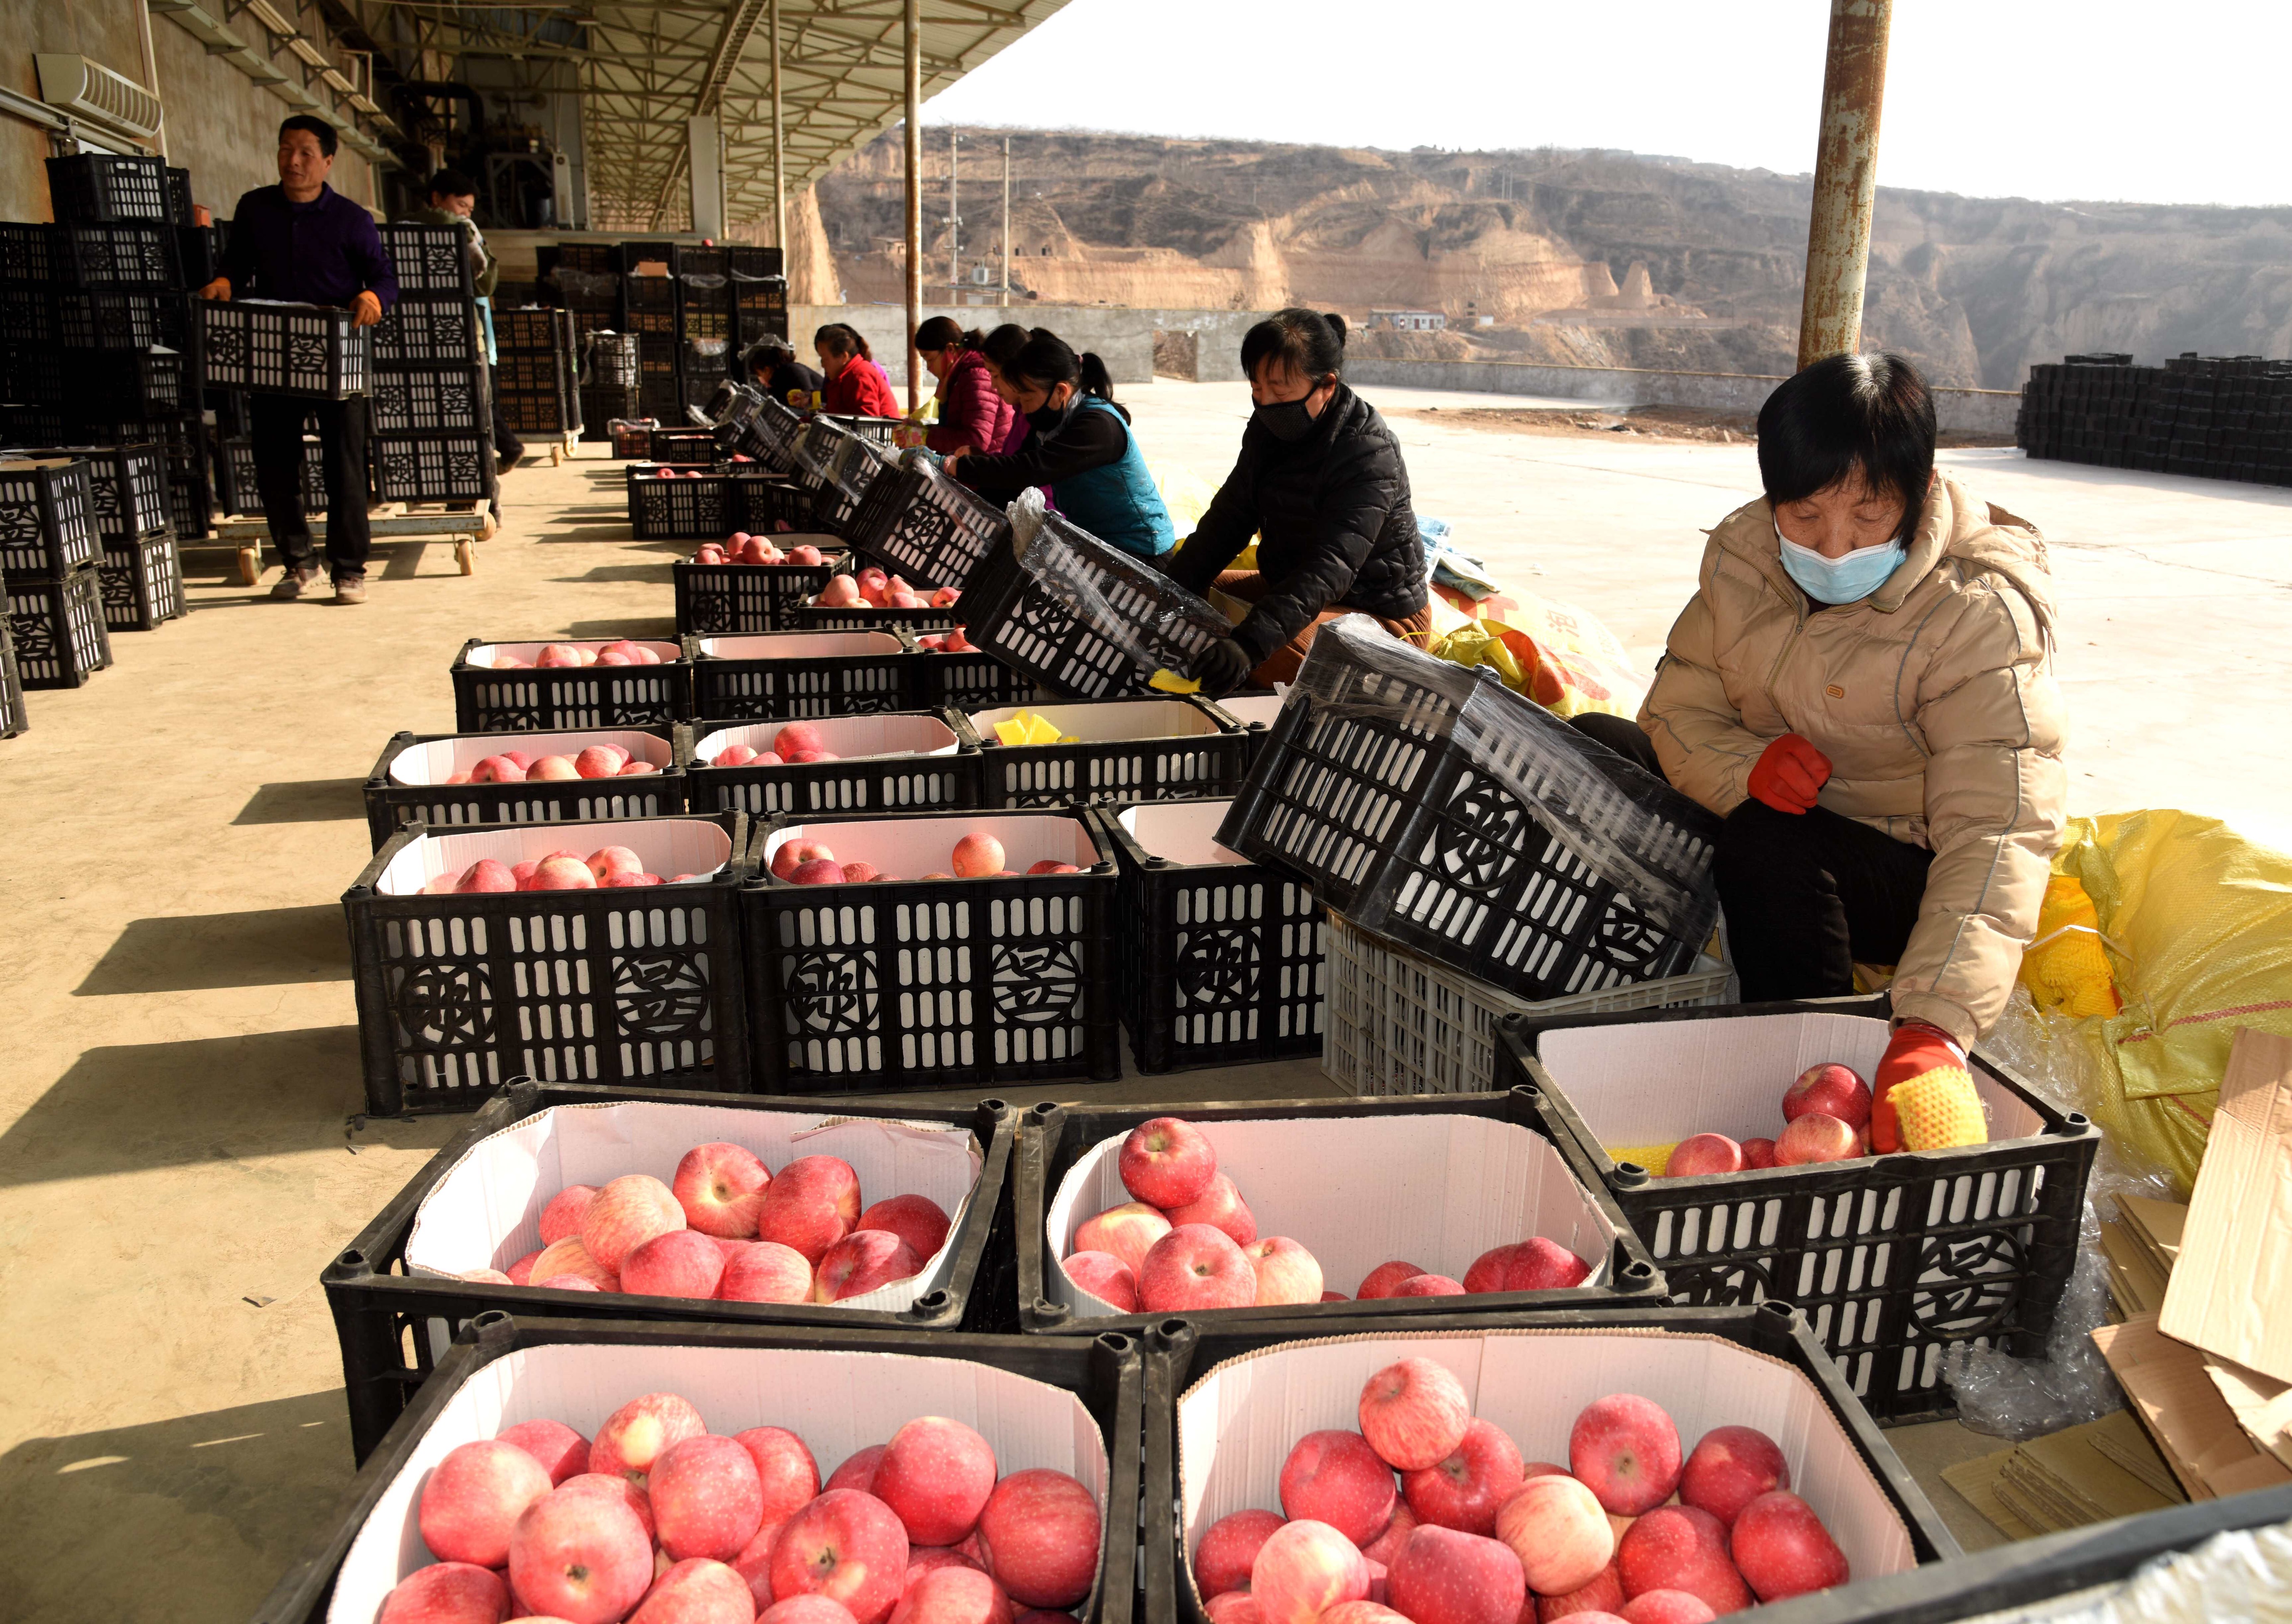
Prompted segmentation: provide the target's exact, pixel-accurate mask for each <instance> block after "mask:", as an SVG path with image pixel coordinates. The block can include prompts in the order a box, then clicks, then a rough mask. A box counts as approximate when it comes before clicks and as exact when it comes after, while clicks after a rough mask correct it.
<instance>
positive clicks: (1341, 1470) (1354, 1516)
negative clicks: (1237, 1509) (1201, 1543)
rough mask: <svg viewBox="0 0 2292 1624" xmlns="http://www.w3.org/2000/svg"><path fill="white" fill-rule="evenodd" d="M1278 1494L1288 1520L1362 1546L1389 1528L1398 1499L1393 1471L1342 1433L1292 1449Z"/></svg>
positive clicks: (1307, 1438)
mask: <svg viewBox="0 0 2292 1624" xmlns="http://www.w3.org/2000/svg"><path fill="white" fill-rule="evenodd" d="M1280 1495H1281V1511H1282V1515H1285V1516H1287V1518H1289V1519H1290V1520H1291V1521H1292V1522H1298V1523H1327V1524H1328V1525H1329V1526H1330V1527H1332V1528H1334V1529H1336V1531H1337V1532H1339V1533H1341V1534H1343V1535H1344V1537H1345V1538H1346V1539H1348V1540H1352V1542H1353V1543H1354V1544H1355V1545H1357V1546H1364V1547H1365V1546H1367V1545H1368V1543H1369V1542H1370V1541H1371V1540H1375V1539H1376V1537H1377V1536H1378V1535H1379V1534H1381V1533H1383V1532H1384V1531H1385V1530H1386V1529H1387V1528H1389V1527H1390V1526H1392V1513H1393V1507H1395V1506H1396V1505H1398V1504H1399V1501H1400V1497H1399V1495H1398V1494H1397V1492H1396V1491H1394V1489H1393V1486H1392V1467H1389V1466H1387V1465H1385V1464H1384V1461H1382V1460H1380V1459H1377V1456H1376V1451H1375V1450H1373V1449H1371V1448H1369V1446H1368V1441H1367V1440H1366V1439H1364V1438H1363V1437H1362V1436H1361V1435H1360V1434H1359V1433H1357V1432H1344V1431H1342V1430H1329V1431H1324V1432H1309V1433H1307V1434H1306V1435H1304V1436H1303V1437H1302V1438H1300V1439H1298V1440H1297V1442H1296V1443H1295V1444H1294V1445H1292V1446H1291V1448H1290V1451H1289V1458H1288V1459H1287V1460H1284V1461H1283V1462H1282V1463H1281V1477H1280ZM1213 1532H1215V1530H1213ZM1205 1547H1206V1548H1207V1542H1205Z"/></svg>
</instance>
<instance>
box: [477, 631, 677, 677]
mask: <svg viewBox="0 0 2292 1624" xmlns="http://www.w3.org/2000/svg"><path fill="white" fill-rule="evenodd" d="M623 640H624V639H620V638H617V637H559V638H550V639H546V640H545V641H543V642H538V643H480V644H478V645H477V646H476V647H473V648H471V649H469V650H468V651H467V652H465V653H464V655H463V656H462V658H463V660H464V662H465V663H468V664H471V665H480V666H488V667H490V666H491V665H492V664H493V663H494V657H495V656H496V655H504V654H507V655H516V656H517V657H518V658H519V659H521V660H522V661H524V662H525V663H526V664H527V665H529V666H530V665H532V664H533V663H534V662H535V661H536V660H537V659H539V658H540V657H541V651H542V650H543V649H545V648H609V647H611V646H612V645H613V644H615V643H617V642H621V641H623ZM625 640H626V641H628V642H631V643H634V644H635V645H636V646H637V647H639V648H650V649H651V650H652V651H653V653H655V654H657V655H659V656H660V663H662V664H663V665H674V664H675V663H677V662H678V661H679V660H682V658H684V650H683V649H682V648H681V647H678V646H677V645H676V644H674V643H670V642H663V641H662V640H660V639H658V638H649V637H638V638H629V639H625ZM508 669H509V670H512V671H515V670H517V669H518V668H517V667H515V666H511V667H509V668H508ZM549 669H550V671H553V672H558V673H561V674H563V675H566V676H570V675H572V674H573V672H574V671H576V670H577V669H578V670H581V671H598V672H600V673H601V674H602V675H605V676H611V675H612V674H614V673H615V672H616V671H618V672H621V673H624V674H627V673H630V672H634V671H642V670H644V669H645V668H644V667H643V666H642V665H606V666H596V665H584V666H580V667H574V666H570V665H562V666H560V665H553V666H551V667H550V668H549Z"/></svg>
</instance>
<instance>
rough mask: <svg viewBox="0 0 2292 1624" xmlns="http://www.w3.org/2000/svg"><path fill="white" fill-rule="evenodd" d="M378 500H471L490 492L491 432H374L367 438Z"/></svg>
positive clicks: (492, 447)
mask: <svg viewBox="0 0 2292 1624" xmlns="http://www.w3.org/2000/svg"><path fill="white" fill-rule="evenodd" d="M367 446H368V447H369V453H368V454H369V455H370V456H371V457H372V459H373V462H374V494H375V500H377V501H380V502H476V501H479V500H480V499H482V498H484V497H488V496H491V495H492V494H494V443H493V436H492V434H491V432H490V431H487V432H484V433H472V434H391V435H376V436H375V438H372V439H370V440H368V441H367Z"/></svg>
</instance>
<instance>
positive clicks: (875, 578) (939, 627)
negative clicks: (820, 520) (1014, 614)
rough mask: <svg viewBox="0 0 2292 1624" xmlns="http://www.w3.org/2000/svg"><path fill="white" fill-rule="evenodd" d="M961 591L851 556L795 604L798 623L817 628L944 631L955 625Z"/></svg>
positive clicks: (957, 588)
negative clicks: (922, 581)
mask: <svg viewBox="0 0 2292 1624" xmlns="http://www.w3.org/2000/svg"><path fill="white" fill-rule="evenodd" d="M962 597H963V590H962V589H961V588H960V587H954V586H938V587H933V586H924V585H921V584H918V583H911V582H909V581H908V579H907V578H906V577H905V576H902V575H892V574H891V573H889V572H888V571H886V570H885V569H884V567H882V566H881V565H878V564H863V563H861V562H860V555H858V554H856V553H855V554H853V555H852V556H851V557H850V558H847V559H845V560H844V561H843V564H841V565H840V566H838V567H837V568H836V569H835V572H834V573H833V574H831V575H829V576H828V577H827V580H826V581H824V582H822V583H820V587H819V591H818V593H816V594H815V595H814V596H813V597H811V599H808V600H806V601H805V602H803V603H802V604H800V605H798V606H797V607H796V610H795V615H794V616H793V618H794V621H795V624H796V625H798V626H801V627H804V628H808V629H810V630H813V631H858V630H864V629H866V628H868V627H871V626H894V625H896V626H910V627H914V628H916V629H917V630H919V631H923V630H928V631H940V632H944V631H947V630H948V629H949V628H951V627H952V626H954V624H955V623H956V603H957V602H958V601H960V600H961V599H962Z"/></svg>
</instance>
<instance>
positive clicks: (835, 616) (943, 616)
mask: <svg viewBox="0 0 2292 1624" xmlns="http://www.w3.org/2000/svg"><path fill="white" fill-rule="evenodd" d="M860 559H861V555H860V554H859V553H857V552H854V553H851V554H849V555H847V556H846V557H845V558H844V559H843V561H842V562H841V563H839V564H838V565H837V566H836V567H835V569H834V570H833V571H831V572H830V573H831V574H832V575H851V576H855V577H856V576H857V575H859V573H860V570H861V569H862V568H863V567H865V566H864V565H863V564H862V563H861V561H860ZM901 579H905V577H901ZM826 584H827V583H825V582H823V583H821V585H822V586H823V587H825V586H826ZM908 585H909V586H910V587H912V586H914V585H915V583H914V582H912V581H910V582H908ZM930 591H932V589H931V588H928V587H925V588H923V589H922V592H923V594H924V595H926V596H927V595H929V593H930ZM818 596H819V595H818V593H816V592H815V593H814V594H812V595H811V597H808V598H806V599H803V601H802V602H800V603H798V604H796V605H795V607H794V608H792V609H791V610H790V611H789V612H788V622H789V623H790V624H791V625H793V626H795V628H796V629H797V630H799V631H876V630H879V629H887V628H890V627H892V626H905V627H907V628H908V630H909V631H952V630H953V629H954V627H955V623H956V621H958V620H960V619H962V618H963V611H962V610H961V609H960V608H958V607H956V606H955V605H953V604H949V605H948V606H947V607H944V608H936V609H932V608H924V609H903V608H898V607H890V606H878V605H876V604H872V603H868V602H867V601H865V600H864V599H863V600H862V601H860V602H859V603H855V604H839V605H834V606H829V605H823V604H821V603H819V601H818Z"/></svg>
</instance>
